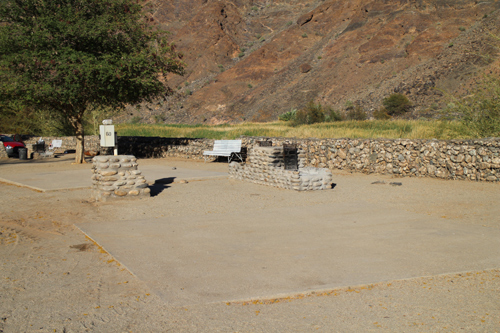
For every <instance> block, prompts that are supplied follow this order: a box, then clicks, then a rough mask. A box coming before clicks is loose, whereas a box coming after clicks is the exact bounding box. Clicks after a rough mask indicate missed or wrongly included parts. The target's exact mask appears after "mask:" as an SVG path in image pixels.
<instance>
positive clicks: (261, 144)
mask: <svg viewBox="0 0 500 333" xmlns="http://www.w3.org/2000/svg"><path fill="white" fill-rule="evenodd" d="M257 144H258V145H259V147H272V146H273V142H272V141H257Z"/></svg>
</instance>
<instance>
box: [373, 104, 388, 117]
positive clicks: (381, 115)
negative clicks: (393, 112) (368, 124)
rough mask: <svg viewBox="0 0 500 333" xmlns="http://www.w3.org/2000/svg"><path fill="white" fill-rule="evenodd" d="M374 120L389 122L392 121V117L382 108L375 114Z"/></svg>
mask: <svg viewBox="0 0 500 333" xmlns="http://www.w3.org/2000/svg"><path fill="white" fill-rule="evenodd" d="M373 118H375V119H377V120H388V119H391V116H390V115H389V114H388V113H387V110H386V109H385V108H384V107H382V108H380V109H377V110H375V111H374V112H373Z"/></svg>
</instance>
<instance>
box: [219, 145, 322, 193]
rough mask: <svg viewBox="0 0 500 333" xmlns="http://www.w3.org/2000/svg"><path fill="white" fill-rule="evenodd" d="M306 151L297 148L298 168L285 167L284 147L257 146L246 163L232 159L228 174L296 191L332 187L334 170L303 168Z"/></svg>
mask: <svg viewBox="0 0 500 333" xmlns="http://www.w3.org/2000/svg"><path fill="white" fill-rule="evenodd" d="M304 162H305V154H304V151H303V150H301V149H299V150H298V165H299V169H298V170H285V168H284V159H283V148H282V147H254V148H253V149H250V150H249V152H248V155H247V162H246V163H238V162H231V163H230V164H229V176H230V178H233V179H238V180H244V181H249V182H252V183H255V184H261V185H268V186H274V187H278V188H283V189H290V190H296V191H307V190H324V189H328V188H331V184H332V173H331V171H330V170H328V169H317V168H303V167H304Z"/></svg>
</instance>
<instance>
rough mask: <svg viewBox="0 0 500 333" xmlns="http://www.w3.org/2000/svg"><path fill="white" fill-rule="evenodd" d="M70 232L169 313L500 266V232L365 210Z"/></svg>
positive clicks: (366, 206) (357, 205)
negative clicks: (90, 242)
mask: <svg viewBox="0 0 500 333" xmlns="http://www.w3.org/2000/svg"><path fill="white" fill-rule="evenodd" d="M77 226H78V227H79V228H80V229H81V230H82V231H83V232H84V233H86V234H87V235H88V236H89V237H91V238H92V239H94V240H95V241H96V242H97V243H99V244H100V245H101V246H103V247H104V249H106V250H107V251H108V252H109V253H110V254H111V255H113V256H114V257H115V258H116V259H117V260H118V261H119V262H120V263H122V264H123V265H125V266H126V267H127V268H128V269H129V270H130V271H131V272H132V273H133V274H135V275H136V276H137V277H138V278H140V279H142V280H144V281H145V282H146V283H147V284H148V285H149V286H150V287H151V288H152V289H153V290H154V291H155V292H156V293H157V294H159V295H160V296H161V297H162V298H163V299H164V300H165V302H167V303H168V304H170V305H176V306H187V305H193V304H201V303H210V302H217V301H232V300H242V299H252V298H271V297H276V296H280V295H287V294H295V293H301V292H307V291H312V290H328V289H331V288H336V287H342V286H355V285H360V284H370V283H376V282H381V281H388V280H394V279H405V278H412V277H418V276H428V275H437V274H443V273H451V272H464V271H470V270H482V269H489V268H494V267H499V264H500V230H498V229H492V228H478V226H474V225H470V224H466V223H461V222H457V221H453V220H446V219H439V218H438V217H432V216H428V215H424V214H419V213H412V212H408V211H404V210H397V209H394V208H392V209H388V208H387V207H385V206H383V205H380V204H378V205H375V204H370V203H367V202H351V203H348V204H338V203H331V204H321V205H318V206H315V208H314V209H313V210H309V209H308V210H304V209H301V208H299V207H293V208H277V209H268V210H262V211H242V212H240V213H238V214H234V213H231V214H206V215H198V216H196V215H189V212H188V213H187V214H186V215H185V216H182V217H171V218H157V219H144V220H133V221H98V222H95V223H81V224H77Z"/></svg>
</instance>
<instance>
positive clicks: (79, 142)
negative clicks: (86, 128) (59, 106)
mask: <svg viewBox="0 0 500 333" xmlns="http://www.w3.org/2000/svg"><path fill="white" fill-rule="evenodd" d="M82 113H83V112H82ZM70 123H71V126H72V127H73V130H74V131H75V137H76V156H75V163H77V164H81V163H85V158H84V155H83V153H84V149H85V134H84V132H83V123H82V114H79V115H78V116H76V117H71V118H70Z"/></svg>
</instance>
